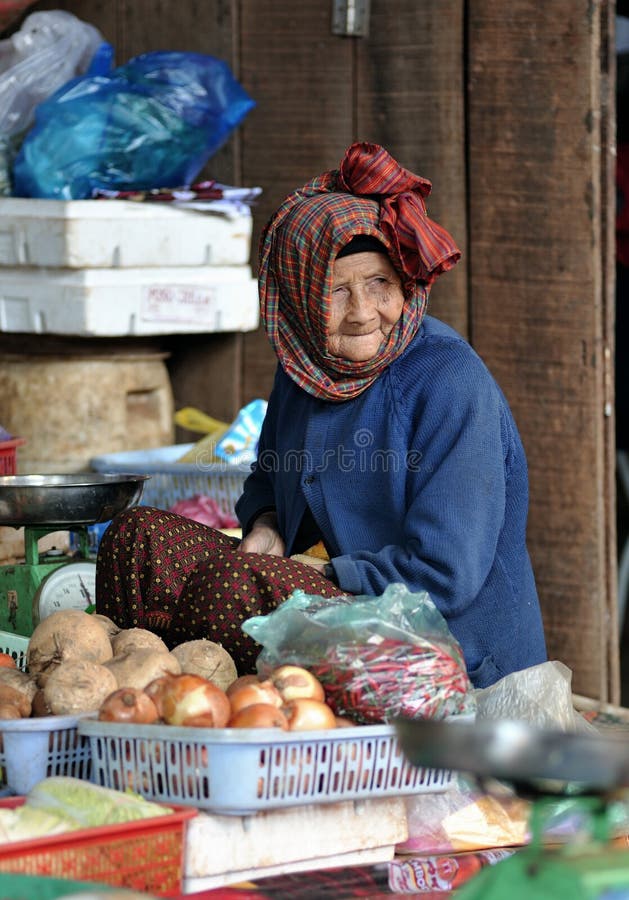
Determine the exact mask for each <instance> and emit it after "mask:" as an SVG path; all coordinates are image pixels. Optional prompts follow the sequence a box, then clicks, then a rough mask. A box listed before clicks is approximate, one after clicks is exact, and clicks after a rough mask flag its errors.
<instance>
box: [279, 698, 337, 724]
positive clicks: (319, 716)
mask: <svg viewBox="0 0 629 900" xmlns="http://www.w3.org/2000/svg"><path fill="white" fill-rule="evenodd" d="M282 712H284V713H285V714H286V717H287V719H288V728H289V730H290V731H319V730H320V729H324V728H336V716H335V715H334V713H333V712H332V710H331V709H330V707H329V706H328V705H327V704H326V703H322V702H321V701H320V700H313V699H312V698H311V697H298V698H297V699H296V700H289V702H288V703H285V704H284V706H283V707H282Z"/></svg>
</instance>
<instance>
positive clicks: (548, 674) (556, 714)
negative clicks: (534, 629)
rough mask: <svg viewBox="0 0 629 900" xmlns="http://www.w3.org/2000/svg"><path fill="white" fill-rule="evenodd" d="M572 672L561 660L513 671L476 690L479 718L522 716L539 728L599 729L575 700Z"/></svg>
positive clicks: (522, 718) (515, 717) (561, 729)
mask: <svg viewBox="0 0 629 900" xmlns="http://www.w3.org/2000/svg"><path fill="white" fill-rule="evenodd" d="M571 685H572V672H571V670H570V669H569V668H568V666H566V665H564V664H563V663H562V662H559V661H558V660H553V661H551V662H545V663H540V664H539V665H537V666H531V667H530V668H528V669H521V670H520V671H519V672H511V674H510V675H505V677H504V678H501V679H500V681H497V682H496V683H495V684H492V685H490V687H487V688H483V689H481V690H479V691H476V704H477V708H476V717H477V718H478V719H519V720H522V721H524V722H528V723H529V724H531V725H535V726H536V727H538V728H552V729H558V730H560V731H584V732H585V731H589V732H596V731H597V729H596V728H595V727H594V726H593V725H591V724H590V723H589V722H588V721H586V719H584V718H583V716H581V715H580V714H579V713H578V712H577V711H576V710H575V708H574V706H573V703H572V687H571Z"/></svg>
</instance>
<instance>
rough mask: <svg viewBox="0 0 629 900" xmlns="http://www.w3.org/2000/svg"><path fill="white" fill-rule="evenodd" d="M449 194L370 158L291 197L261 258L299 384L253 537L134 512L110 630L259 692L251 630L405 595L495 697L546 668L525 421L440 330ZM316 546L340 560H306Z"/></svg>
mask: <svg viewBox="0 0 629 900" xmlns="http://www.w3.org/2000/svg"><path fill="white" fill-rule="evenodd" d="M430 187H431V186H430V183H429V182H427V181H426V180H424V179H423V178H420V177H418V176H416V175H413V174H412V173H411V172H409V171H407V170H406V169H404V168H402V167H401V166H400V165H399V164H398V163H397V162H396V161H395V160H394V159H393V158H392V157H391V156H390V155H389V154H388V153H387V152H386V150H384V149H383V148H381V147H379V146H377V145H374V144H365V143H360V144H354V145H352V146H351V147H350V148H349V149H348V150H347V152H346V154H345V156H344V158H343V160H342V162H341V165H340V168H339V170H335V171H331V172H327V173H325V174H323V175H321V176H319V177H317V178H315V179H313V180H312V181H310V182H309V183H308V184H306V185H305V186H304V187H303V188H301V189H300V190H298V191H296V192H294V193H293V194H291V195H290V196H289V197H287V198H286V200H285V201H284V203H283V204H282V205H281V206H280V208H279V209H278V210H277V212H276V213H275V215H274V216H273V217H272V218H271V220H270V222H269V223H268V225H267V226H266V229H265V231H264V233H263V236H262V241H261V253H260V268H259V283H260V302H261V312H262V319H263V322H264V326H265V328H266V332H267V335H268V337H269V340H270V342H271V344H272V346H273V348H274V350H275V353H276V355H277V357H278V361H279V365H278V368H277V373H276V378H275V384H274V387H273V390H272V393H271V396H270V398H269V404H268V410H267V414H266V418H265V421H264V425H263V429H262V434H261V438H260V443H259V448H258V458H257V462H256V464H255V465H254V466H253V471H252V473H251V475H250V476H249V478H248V479H247V481H246V482H245V486H244V492H243V494H242V497H241V498H240V500H239V501H238V504H237V509H236V511H237V515H238V518H239V520H240V522H241V524H242V529H243V538H242V540H241V541H240V543H238V542H237V541H236V540H234V539H233V538H229V537H226V536H225V535H223V534H221V533H219V532H217V531H214V530H212V529H210V528H207V527H206V526H203V525H200V524H198V523H195V522H192V521H188V520H185V519H182V518H179V517H177V516H174V515H173V514H171V513H167V512H165V511H160V510H155V509H151V508H147V507H139V508H136V509H133V510H130V511H127V512H125V513H122V514H121V515H120V516H118V517H117V519H116V520H115V521H114V523H113V524H112V526H111V527H110V528H109V529H108V531H107V532H106V534H105V536H104V538H103V541H102V544H101V549H100V553H99V558H98V567H97V598H96V606H97V609H98V611H99V612H101V613H104V614H106V615H109V616H110V617H111V618H112V619H114V621H116V622H117V623H118V624H119V625H121V626H123V627H132V626H140V627H145V628H149V629H151V630H153V631H156V632H157V633H159V634H161V635H162V637H163V638H164V639H165V640H166V642H167V643H168V644H171V645H172V644H175V643H178V642H181V641H183V640H187V639H191V638H196V637H208V638H210V639H212V640H216V641H218V642H220V643H222V644H223V646H224V647H225V648H226V649H227V650H228V651H229V652H230V653H231V654H232V655H233V656H234V658H235V660H236V664H237V666H238V669H239V672H240V673H241V674H243V673H244V672H247V671H254V668H255V659H256V656H257V654H258V652H259V649H260V648H259V646H258V645H256V644H255V642H253V641H252V640H251V639H250V638H249V637H248V636H247V635H245V634H244V633H243V632H242V631H241V628H240V624H241V622H242V621H243V620H244V619H246V618H248V617H250V616H253V615H260V614H264V613H268V612H269V611H271V610H272V609H273V608H275V607H276V606H277V604H279V603H281V602H282V600H284V599H285V598H286V597H287V596H288V595H289V594H290V593H291V591H292V590H294V589H295V588H301V589H303V590H305V591H306V592H308V593H313V594H318V595H320V596H324V597H326V596H334V595H338V594H341V593H342V594H370V595H379V594H381V593H382V592H383V591H384V589H385V588H386V586H387V585H389V584H391V583H403V584H405V585H406V586H407V587H408V589H409V590H411V591H422V590H426V591H428V593H429V594H430V596H431V598H432V599H433V601H434V602H435V604H436V605H437V607H438V608H439V609H440V611H441V612H442V614H443V615H444V617H445V619H446V621H447V623H448V625H449V628H450V630H451V631H452V633H453V634H454V636H455V637H456V638H457V640H458V641H459V643H460V644H461V647H462V649H463V652H464V655H465V660H466V665H467V669H468V672H469V675H470V678H471V680H472V683H473V684H474V685H475V686H476V687H484V686H487V685H489V684H492V683H494V682H495V681H496V680H498V679H499V678H500V677H502V676H504V675H506V674H508V673H509V672H512V671H515V670H518V669H521V668H525V667H527V666H531V665H534V664H536V663H539V662H542V661H544V660H545V659H546V650H545V644H544V634H543V627H542V620H541V615H540V609H539V602H538V597H537V592H536V588H535V580H534V577H533V572H532V569H531V564H530V560H529V556H528V552H527V548H526V520H527V510H528V480H527V467H526V458H525V454H524V450H523V447H522V444H521V441H520V437H519V435H518V431H517V428H516V425H515V422H514V420H513V417H512V414H511V412H510V410H509V406H508V404H507V401H506V400H505V398H504V396H503V394H502V392H501V391H500V388H499V387H498V385H497V384H496V382H495V381H494V379H493V378H492V376H491V374H490V373H489V371H488V370H487V368H486V366H485V365H484V363H483V362H482V360H481V359H480V358H479V357H478V355H477V354H476V353H475V352H474V350H473V349H472V348H471V347H470V345H469V344H468V343H466V342H465V341H464V340H463V338H462V337H460V335H458V334H457V333H456V332H454V331H453V330H452V329H451V328H449V327H448V326H447V325H445V324H444V323H442V322H440V321H438V320H437V319H435V318H432V317H430V316H427V315H426V314H425V313H426V302H427V298H428V293H429V290H430V286H431V285H432V283H433V281H434V280H435V278H436V277H437V276H438V275H439V274H441V273H442V272H444V271H446V270H448V269H449V268H451V267H452V266H453V265H454V264H455V263H456V261H457V260H458V259H459V256H460V254H459V251H458V249H457V248H456V246H455V244H454V242H453V240H452V238H451V237H450V235H449V234H448V233H447V232H446V231H445V230H444V229H442V228H441V227H440V226H438V225H437V224H436V223H435V222H433V221H431V220H430V219H429V218H428V217H427V215H426V208H425V203H424V198H425V197H426V196H427V195H428V193H429V192H430ZM315 545H319V546H320V547H321V546H322V547H324V548H325V553H324V554H319V555H318V556H311V555H305V556H304V555H303V554H304V553H305V552H306V551H307V550H309V548H312V547H313V546H315ZM321 556H324V557H325V558H324V559H322V558H320V557H321Z"/></svg>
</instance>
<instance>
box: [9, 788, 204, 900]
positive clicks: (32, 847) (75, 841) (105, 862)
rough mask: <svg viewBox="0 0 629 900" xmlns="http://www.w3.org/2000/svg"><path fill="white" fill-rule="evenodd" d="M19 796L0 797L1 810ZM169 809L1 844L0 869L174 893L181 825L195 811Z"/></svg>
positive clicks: (181, 851)
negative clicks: (164, 812)
mask: <svg viewBox="0 0 629 900" xmlns="http://www.w3.org/2000/svg"><path fill="white" fill-rule="evenodd" d="M24 799H25V798H24V797H10V798H7V799H5V800H0V808H5V809H6V808H9V809H14V808H15V807H17V806H20V805H21V804H22V803H24ZM170 809H172V813H170V814H168V815H164V816H155V817H154V818H152V819H141V820H139V821H135V822H125V823H124V824H121V825H105V826H101V827H98V828H82V829H79V830H78V831H69V832H67V834H56V835H52V836H51V837H48V838H38V839H37V840H33V841H16V842H15V843H10V844H2V845H0V872H13V873H19V874H22V875H40V876H49V877H52V878H67V879H70V880H74V881H98V882H100V883H101V884H108V885H112V886H114V887H124V888H130V889H133V890H136V891H144V892H145V893H148V894H152V895H153V896H160V897H176V896H179V894H180V893H181V889H182V880H183V854H184V832H185V824H186V820H187V819H190V818H192V817H193V816H195V815H196V814H197V811H196V809H191V808H190V807H180V806H171V807H170Z"/></svg>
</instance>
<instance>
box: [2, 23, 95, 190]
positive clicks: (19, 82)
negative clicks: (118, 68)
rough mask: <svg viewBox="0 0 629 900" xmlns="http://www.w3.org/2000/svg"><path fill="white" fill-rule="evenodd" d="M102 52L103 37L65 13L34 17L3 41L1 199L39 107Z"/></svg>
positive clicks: (7, 188)
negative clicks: (17, 155) (96, 54)
mask: <svg viewBox="0 0 629 900" xmlns="http://www.w3.org/2000/svg"><path fill="white" fill-rule="evenodd" d="M99 48H109V45H108V44H106V43H105V41H104V39H103V36H102V35H101V33H100V31H98V29H97V28H94V26H93V25H89V24H88V23H87V22H82V21H81V20H80V19H77V17H76V16H73V15H72V14H71V13H68V12H63V10H51V11H50V12H36V13H32V14H31V15H30V16H27V17H26V19H24V22H23V24H22V27H21V28H20V30H19V31H16V32H15V34H14V35H12V36H11V37H10V38H7V39H6V40H3V41H0V195H8V194H10V193H11V168H12V165H13V160H14V159H15V156H16V154H17V152H18V150H19V148H20V145H21V142H22V140H23V138H24V135H25V134H26V132H27V131H28V130H29V129H30V128H31V126H32V124H33V121H34V118H35V109H36V107H37V106H38V105H39V104H40V103H41V102H42V101H43V100H46V99H47V98H48V97H49V96H50V95H51V94H54V92H55V91H56V90H57V89H58V88H60V87H61V86H62V85H63V84H65V83H66V82H67V81H69V80H70V79H71V78H74V77H75V76H76V75H82V74H84V73H85V72H86V71H87V70H88V68H89V67H90V63H91V62H92V59H93V58H94V55H95V53H96V52H97V50H99ZM109 49H110V50H111V48H109ZM108 59H109V56H108V54H105V56H104V60H105V61H106V60H108ZM104 64H106V62H105V63H104Z"/></svg>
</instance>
